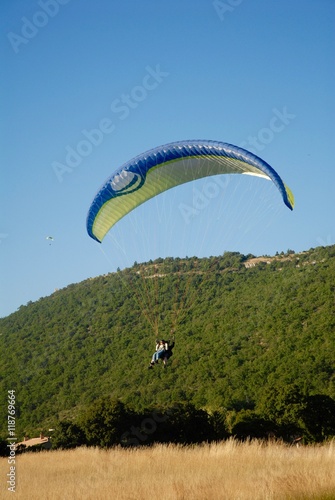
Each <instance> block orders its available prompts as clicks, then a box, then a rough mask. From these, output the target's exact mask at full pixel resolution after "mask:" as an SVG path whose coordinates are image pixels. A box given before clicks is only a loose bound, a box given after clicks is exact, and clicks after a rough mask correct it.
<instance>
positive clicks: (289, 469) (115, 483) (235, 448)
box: [0, 439, 335, 500]
mask: <svg viewBox="0 0 335 500" xmlns="http://www.w3.org/2000/svg"><path fill="white" fill-rule="evenodd" d="M8 469H9V465H8V463H7V459H1V462H0V470H1V476H0V477H1V478H2V484H1V489H0V498H7V497H8V495H10V494H11V493H10V492H6V490H7V485H6V479H4V478H5V476H6V473H7V472H8ZM16 472H17V484H16V492H15V494H14V495H15V498H16V499H24V500H30V499H32V500H39V499H41V500H42V499H43V500H49V499H62V500H75V499H78V500H79V499H80V500H86V499H92V500H93V499H94V500H100V499H101V500H105V499H113V500H147V499H148V500H149V499H152V498H159V499H160V500H220V499H224V500H230V499H232V500H245V499H248V500H249V499H250V500H262V499H266V500H270V499H300V500H305V499H315V500H316V499H317V500H321V499H322V500H331V499H335V442H332V443H328V444H325V445H322V446H305V447H304V446H301V447H299V448H296V447H289V446H285V445H283V444H281V443H265V442H260V441H251V442H247V443H239V442H237V441H235V440H233V439H231V440H228V441H226V442H221V443H215V444H211V445H203V446H194V447H182V446H175V445H168V446H164V445H157V446H154V447H152V448H133V449H122V448H115V449H112V450H108V451H103V450H100V449H97V448H79V449H76V450H70V451H60V450H59V451H45V452H41V453H26V454H23V455H19V456H17V457H16Z"/></svg>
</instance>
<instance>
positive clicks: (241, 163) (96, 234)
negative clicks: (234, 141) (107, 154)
mask: <svg viewBox="0 0 335 500" xmlns="http://www.w3.org/2000/svg"><path fill="white" fill-rule="evenodd" d="M220 174H246V175H253V176H257V177H263V178H264V179H268V180H271V181H273V183H274V184H275V185H276V187H277V188H278V190H279V192H280V194H281V196H282V199H283V201H284V203H285V205H286V206H287V207H288V208H290V209H291V210H293V207H294V197H293V194H292V192H291V191H290V189H289V188H288V187H287V186H286V185H285V184H284V182H283V181H282V179H281V178H280V176H279V175H278V174H277V172H276V171H275V170H274V169H273V168H272V167H271V166H270V165H268V163H266V162H265V161H264V160H262V159H261V158H259V157H258V156H256V155H254V154H253V153H251V152H249V151H246V150H245V149H242V148H240V147H237V146H233V145H231V144H227V143H224V142H217V141H203V140H200V141H198V140H190V141H179V142H173V143H170V144H166V145H165V146H159V147H157V148H154V149H151V150H150V151H147V152H146V153H143V154H141V155H139V156H136V157H135V158H133V159H132V160H130V161H129V162H127V163H125V164H124V165H123V166H122V167H121V168H119V169H118V170H116V171H115V172H114V174H113V175H112V176H111V177H109V179H107V181H106V183H105V184H104V186H103V187H102V188H101V189H100V190H99V191H98V193H97V194H96V196H95V198H94V200H93V202H92V204H91V207H90V209H89V212H88V216H87V232H88V234H89V235H90V236H91V238H93V239H95V240H96V241H98V242H99V243H101V242H102V240H103V238H104V237H105V236H106V234H107V233H108V231H109V230H110V229H111V228H112V226H114V224H116V223H117V222H118V221H119V220H120V219H122V217H124V216H125V215H127V214H128V213H129V212H131V211H132V210H134V209H135V208H136V207H138V206H139V205H141V204H142V203H145V202H146V201H148V200H149V199H150V198H153V197H154V196H157V195H158V194H160V193H163V192H164V191H166V190H168V189H171V188H174V187H176V186H178V185H180V184H183V183H186V182H190V181H193V180H196V179H200V178H202V177H208V176H212V175H220Z"/></svg>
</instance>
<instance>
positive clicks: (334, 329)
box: [0, 246, 335, 434]
mask: <svg viewBox="0 0 335 500" xmlns="http://www.w3.org/2000/svg"><path fill="white" fill-rule="evenodd" d="M334 289H335V247H334V246H329V247H320V248H316V249H311V250H309V251H307V252H303V253H301V254H295V253H294V252H290V251H289V252H288V253H287V254H285V255H284V254H281V255H277V256H275V257H262V258H255V257H253V256H250V255H249V256H243V255H241V254H239V253H225V254H224V255H223V256H221V257H211V258H208V259H197V258H188V259H184V260H181V259H172V258H171V259H165V260H162V259H159V260H157V261H155V262H149V263H145V264H136V263H135V264H134V266H133V267H132V268H131V269H126V270H123V271H118V272H116V273H112V274H109V275H105V276H101V277H98V278H94V279H89V280H86V281H84V282H82V283H79V284H76V285H70V286H68V287H67V288H65V289H63V290H59V291H56V292H55V293H54V294H52V295H51V296H49V297H45V298H42V299H40V300H39V301H37V302H35V303H29V304H27V305H26V306H22V307H21V308H20V309H19V310H18V311H17V312H16V313H14V314H11V315H10V316H8V317H6V318H3V319H1V320H0V330H1V335H0V349H1V359H0V377H1V380H0V385H1V391H0V397H1V408H2V412H3V413H2V415H1V426H2V423H4V428H3V429H2V432H1V433H2V434H3V433H5V434H6V427H7V425H6V423H7V413H6V408H7V405H6V400H7V391H8V390H12V389H14V390H15V391H16V402H17V432H18V434H20V433H22V434H23V432H25V431H27V430H30V431H33V430H38V429H41V428H44V427H49V426H54V425H55V424H56V422H57V420H58V419H62V418H67V419H71V418H72V417H73V416H76V415H77V414H78V412H80V410H82V409H83V408H85V407H86V406H87V405H88V404H89V403H92V402H93V401H95V400H96V399H98V398H99V397H101V396H105V395H110V396H112V397H115V398H118V399H120V400H121V401H123V402H124V403H126V404H129V405H131V406H132V407H133V408H135V409H138V410H142V409H144V408H147V407H150V406H154V405H167V404H172V403H175V402H183V401H189V402H191V403H193V404H194V405H195V406H196V407H197V408H203V409H206V410H215V409H222V408H228V409H229V408H234V409H243V408H245V409H247V408H253V407H254V406H255V405H257V404H258V403H259V402H260V401H262V400H263V399H264V397H265V396H264V395H266V394H267V393H270V391H271V390H272V388H273V387H277V388H280V387H285V386H286V385H288V384H292V383H295V384H297V386H298V387H299V388H300V390H301V391H302V392H303V393H304V394H306V395H314V394H323V395H326V396H330V397H331V398H335V316H334ZM171 328H173V329H174V330H175V340H176V347H175V349H174V355H173V357H172V358H171V360H170V362H169V366H168V368H167V369H165V370H164V369H163V367H162V365H161V364H159V365H157V366H156V367H155V368H154V369H153V370H148V369H147V367H148V365H149V361H150V358H151V355H152V353H153V351H154V347H155V339H156V337H157V336H159V337H165V338H166V337H170V330H171Z"/></svg>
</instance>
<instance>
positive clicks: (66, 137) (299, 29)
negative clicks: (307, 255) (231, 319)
mask: <svg viewBox="0 0 335 500" xmlns="http://www.w3.org/2000/svg"><path fill="white" fill-rule="evenodd" d="M1 14H2V15H1V20H0V26H1V40H2V42H1V59H2V64H1V67H2V78H1V87H2V88H1V118H2V119H1V123H2V127H1V188H0V189H1V224H0V255H1V298H0V303H1V307H0V315H1V316H6V315H8V314H10V313H11V312H13V311H15V310H16V309H17V308H18V307H19V306H20V305H22V304H26V303H27V302H28V301H35V300H38V299H39V298H40V297H43V296H46V295H49V294H51V293H52V292H53V291H54V290H55V289H56V288H58V289H59V288H63V287H65V286H67V285H69V284H71V283H76V282H79V281H82V280H84V279H86V278H89V277H94V276H98V275H101V274H104V273H108V272H113V271H115V270H116V269H117V268H118V267H120V268H124V267H126V266H131V265H132V264H133V263H134V261H138V262H141V261H143V260H149V259H150V258H153V259H154V258H156V257H159V256H162V257H165V256H169V255H171V256H178V255H179V256H185V255H188V256H193V255H199V256H208V255H220V254H222V253H223V252H225V251H239V252H241V253H244V254H248V253H252V254H254V255H264V254H268V255H274V254H275V253H276V252H282V251H284V252H285V251H287V250H288V249H292V250H294V251H296V252H300V251H303V250H308V249H310V248H312V247H316V246H320V245H329V244H334V243H335V230H334V214H335V196H334V186H335V168H334V152H333V150H334V140H335V137H334V123H335V112H334V88H335V78H334V73H335V65H334V41H335V30H334V21H335V2H334V1H333V0H281V1H277V0H241V1H238V0H222V1H216V2H215V1H211V0H194V1H192V2H190V1H186V0H170V1H168V2H167V1H161V0H146V1H144V2H139V1H137V0H131V1H129V0H113V1H109V0H97V1H94V2H89V1H87V2H84V1H81V2H80V1H79V0H39V1H32V0H15V1H12V0H4V1H3V2H1ZM99 128H100V133H97V132H96V131H95V132H94V130H96V129H99ZM184 139H213V140H219V141H225V142H230V143H232V144H237V145H244V147H245V148H246V149H251V150H252V151H254V152H256V154H258V155H259V156H261V157H262V158H263V159H264V160H266V161H267V162H268V163H269V164H270V165H271V166H273V167H274V168H275V169H276V170H277V172H278V173H279V174H280V175H281V177H282V178H283V180H284V181H285V182H286V183H287V184H288V185H289V186H290V188H291V189H292V191H293V192H294V194H295V198H296V207H295V210H294V211H293V212H291V211H290V210H288V209H287V208H286V207H285V206H284V204H283V203H282V201H281V198H280V195H279V193H278V192H277V190H276V189H275V188H274V187H273V186H272V185H271V183H270V182H267V181H265V180H262V179H256V178H246V179H245V178H243V179H240V177H242V176H237V177H238V178H237V177H235V178H229V179H227V180H226V181H225V182H222V181H221V183H220V181H215V180H214V178H213V179H206V180H202V181H197V182H196V183H194V184H193V185H191V184H188V185H185V186H183V187H180V188H178V189H176V190H171V191H170V192H167V193H165V194H163V195H161V196H160V197H157V198H156V199H154V200H151V201H150V202H149V203H148V204H146V205H142V206H141V207H140V208H139V209H138V210H136V211H134V212H133V213H132V214H129V216H127V217H125V218H124V219H123V220H122V221H120V223H119V224H118V225H117V227H115V228H114V229H113V230H112V231H111V232H110V233H109V235H108V237H107V238H106V239H105V240H104V242H103V243H102V245H99V244H98V243H96V242H94V241H93V240H92V239H90V238H89V237H88V235H87V233H86V215H87V211H88V209H89V206H90V203H91V201H92V199H93V197H94V195H95V193H96V191H97V190H98V189H99V187H100V186H101V185H102V184H103V182H104V181H105V180H106V178H107V177H108V176H109V175H110V174H112V172H113V171H114V170H115V169H116V168H118V167H119V166H120V165H121V164H123V163H124V162H126V161H127V160H129V159H131V158H132V157H133V156H135V155H137V154H140V153H142V152H144V151H146V150H147V149H150V148H152V147H155V146H158V145H160V144H164V143H168V142H171V141H174V140H184ZM74 151H76V152H77V154H75V153H74ZM182 203H184V204H186V205H187V206H189V207H193V208H194V207H196V214H195V215H194V217H192V218H191V219H189V220H186V219H185V217H184V216H183V213H182V210H181V208H180V207H181V204H182ZM49 235H50V236H53V237H54V241H53V242H52V244H51V245H50V244H49V241H48V240H46V237H47V236H49Z"/></svg>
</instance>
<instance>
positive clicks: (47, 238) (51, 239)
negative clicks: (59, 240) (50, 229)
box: [45, 236, 54, 245]
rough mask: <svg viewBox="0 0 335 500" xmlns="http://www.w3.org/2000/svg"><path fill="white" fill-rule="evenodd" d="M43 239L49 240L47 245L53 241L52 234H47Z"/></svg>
mask: <svg viewBox="0 0 335 500" xmlns="http://www.w3.org/2000/svg"><path fill="white" fill-rule="evenodd" d="M45 239H46V240H48V241H49V245H51V243H52V242H53V241H54V238H53V236H47V237H46V238H45Z"/></svg>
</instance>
